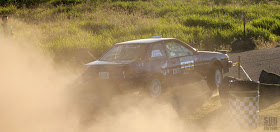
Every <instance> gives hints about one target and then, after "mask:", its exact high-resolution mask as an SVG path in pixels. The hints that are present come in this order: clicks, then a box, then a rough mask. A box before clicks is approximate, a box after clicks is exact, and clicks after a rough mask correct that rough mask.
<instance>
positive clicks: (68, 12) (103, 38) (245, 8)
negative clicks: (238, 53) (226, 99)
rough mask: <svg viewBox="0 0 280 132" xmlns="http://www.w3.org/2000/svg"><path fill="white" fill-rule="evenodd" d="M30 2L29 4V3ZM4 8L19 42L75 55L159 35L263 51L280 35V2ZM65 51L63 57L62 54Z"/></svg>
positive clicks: (101, 2)
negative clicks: (249, 42)
mask: <svg viewBox="0 0 280 132" xmlns="http://www.w3.org/2000/svg"><path fill="white" fill-rule="evenodd" d="M24 2H25V3H24ZM24 2H18V3H14V2H13V1H11V0H6V1H3V2H2V3H0V5H2V7H0V13H1V14H2V15H4V14H6V15H9V16H10V18H11V25H12V26H13V30H14V36H13V38H14V39H19V40H21V39H27V40H29V41H31V42H32V43H35V44H36V45H38V46H40V47H42V48H43V49H45V50H47V51H50V52H51V53H61V54H63V55H69V54H71V53H72V52H74V51H76V50H77V49H80V48H87V49H89V50H90V51H91V52H92V53H93V54H94V55H95V56H96V57H99V56H101V55H102V54H103V53H104V52H105V51H106V50H108V48H110V47H111V46H112V45H113V44H115V43H117V42H122V41H127V40H132V39H141V38H150V37H152V36H154V35H162V37H174V38H178V39H181V40H183V41H185V42H187V43H188V42H190V41H191V40H193V41H194V42H195V43H197V44H198V45H199V46H198V47H199V48H200V49H210V50H215V49H221V48H226V49H229V50H230V49H231V46H230V45H231V43H232V42H233V41H235V40H236V39H239V38H241V37H243V20H244V19H243V18H244V17H245V20H246V37H247V38H254V40H256V41H255V42H257V44H258V45H257V47H267V46H266V44H268V45H271V43H276V42H277V41H279V36H280V15H279V11H280V1H279V0H274V1H270V0H266V1H264V0H241V1H237V0H176V1H174V0H36V1H31V0H26V1H24ZM62 51H63V52H62Z"/></svg>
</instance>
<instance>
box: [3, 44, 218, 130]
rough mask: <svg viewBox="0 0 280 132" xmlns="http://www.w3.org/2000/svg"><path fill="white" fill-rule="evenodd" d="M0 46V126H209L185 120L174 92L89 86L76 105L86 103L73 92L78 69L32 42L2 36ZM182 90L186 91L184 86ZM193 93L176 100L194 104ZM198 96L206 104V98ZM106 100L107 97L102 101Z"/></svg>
mask: <svg viewBox="0 0 280 132" xmlns="http://www.w3.org/2000/svg"><path fill="white" fill-rule="evenodd" d="M0 47H1V48H0V60H1V63H0V131H3V132H41V131H42V132H93V131H94V132H132V131H133V132H143V131H146V132H157V131H160V132H170V131H176V132H183V131H184V132H185V131H205V130H206V129H204V128H201V127H200V126H197V125H196V124H194V123H191V122H188V121H186V120H185V119H184V116H182V115H180V114H178V109H181V110H182V111H184V112H186V111H188V108H176V106H174V105H172V103H173V104H176V101H175V103H174V98H173V97H172V96H170V97H169V98H164V99H160V100H156V99H152V98H147V97H145V96H139V95H137V96H136V95H133V94H120V95H117V96H114V97H113V98H109V99H108V97H105V98H106V99H105V98H99V99H94V95H100V94H99V93H94V91H91V92H93V93H90V92H88V91H87V92H85V93H84V94H83V93H82V94H80V95H79V96H81V97H79V99H81V100H83V101H84V102H86V103H82V105H77V104H78V103H81V102H79V101H81V100H76V99H77V98H76V97H72V96H74V95H77V94H76V93H75V92H76V91H75V90H74V89H73V88H72V87H71V86H73V85H72V84H73V83H75V81H76V79H77V78H78V76H79V74H78V73H72V72H69V71H68V72H66V71H65V70H63V68H60V67H57V66H55V63H54V62H53V60H52V59H51V57H49V56H48V55H47V54H45V53H44V52H42V50H40V48H38V47H35V46H34V45H32V43H30V42H23V41H16V40H6V39H5V40H3V39H2V40H1V39H0ZM100 88H101V89H105V88H106V87H100ZM77 89H82V88H79V87H78V88H76V90H77ZM193 89H195V88H193ZM72 90H73V91H72ZM78 91H79V90H78ZM81 91H83V90H81ZM203 91H205V90H203ZM199 92H200V93H201V92H202V91H199ZM73 93H74V94H73ZM177 93H179V94H184V93H182V92H181V91H179V92H177ZM185 93H187V92H185ZM191 94H193V93H189V95H185V94H184V95H180V96H179V97H180V98H181V99H180V100H181V102H179V103H178V102H177V104H178V106H181V107H182V106H185V104H184V103H185V102H188V101H186V100H190V101H189V102H192V104H191V105H189V107H193V106H194V105H198V104H199V103H198V100H196V101H194V100H191V97H190V95H191ZM86 96H89V97H88V98H87V97H86ZM199 98H200V99H201V103H202V102H203V100H205V99H206V98H205V97H203V98H201V97H199ZM103 99H104V100H106V101H105V102H102V101H104V100H103ZM97 104H98V105H97ZM100 107H102V108H100ZM176 109H177V110H176ZM93 111H95V112H93ZM179 111H180V110H179ZM179 113H182V112H179ZM220 118H221V119H220V120H219V121H218V122H223V121H222V119H223V117H220ZM205 122H207V123H208V124H209V125H206V127H210V125H215V124H216V122H217V120H213V119H210V120H208V121H207V120H206V121H205ZM198 124H199V123H198ZM207 131H208V130H207ZM209 131H210V130H209Z"/></svg>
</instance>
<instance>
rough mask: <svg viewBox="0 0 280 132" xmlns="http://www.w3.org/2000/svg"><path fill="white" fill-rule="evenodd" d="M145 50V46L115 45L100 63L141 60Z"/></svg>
mask: <svg viewBox="0 0 280 132" xmlns="http://www.w3.org/2000/svg"><path fill="white" fill-rule="evenodd" d="M146 48H147V45H146V44H131V45H129V44H127V45H116V46H114V47H113V48H112V49H110V50H109V51H108V52H107V53H106V54H105V55H104V56H103V57H102V58H101V59H100V60H101V61H133V60H138V59H142V57H143V54H144V53H145V51H146Z"/></svg>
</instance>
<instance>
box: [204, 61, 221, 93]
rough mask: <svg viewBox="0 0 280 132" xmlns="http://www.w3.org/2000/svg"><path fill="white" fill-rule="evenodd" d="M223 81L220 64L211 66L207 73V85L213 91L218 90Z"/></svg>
mask: <svg viewBox="0 0 280 132" xmlns="http://www.w3.org/2000/svg"><path fill="white" fill-rule="evenodd" d="M222 81H223V71H222V68H221V67H219V66H214V67H212V68H211V70H210V71H209V73H208V75H207V85H208V87H209V89H210V90H211V91H212V92H217V90H218V89H219V87H220V86H221V84H222Z"/></svg>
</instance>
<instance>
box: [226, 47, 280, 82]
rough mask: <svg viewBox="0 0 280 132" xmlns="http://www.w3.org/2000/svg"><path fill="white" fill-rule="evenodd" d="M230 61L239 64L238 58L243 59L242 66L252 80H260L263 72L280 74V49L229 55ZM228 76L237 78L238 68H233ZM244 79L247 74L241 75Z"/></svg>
mask: <svg viewBox="0 0 280 132" xmlns="http://www.w3.org/2000/svg"><path fill="white" fill-rule="evenodd" d="M229 56H230V59H231V60H232V61H233V62H237V60H238V56H240V57H241V65H242V66H243V68H244V69H245V70H246V72H247V73H248V74H249V76H250V77H251V78H252V80H259V76H260V73H261V71H262V70H264V69H265V70H267V71H268V72H273V73H275V74H278V75H279V74H280V48H271V49H261V50H252V51H245V52H239V53H229ZM226 75H227V76H234V77H237V76H238V75H237V67H232V68H231V69H230V72H229V73H227V74H226ZM241 77H242V78H243V79H245V78H246V76H245V74H243V73H241Z"/></svg>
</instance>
